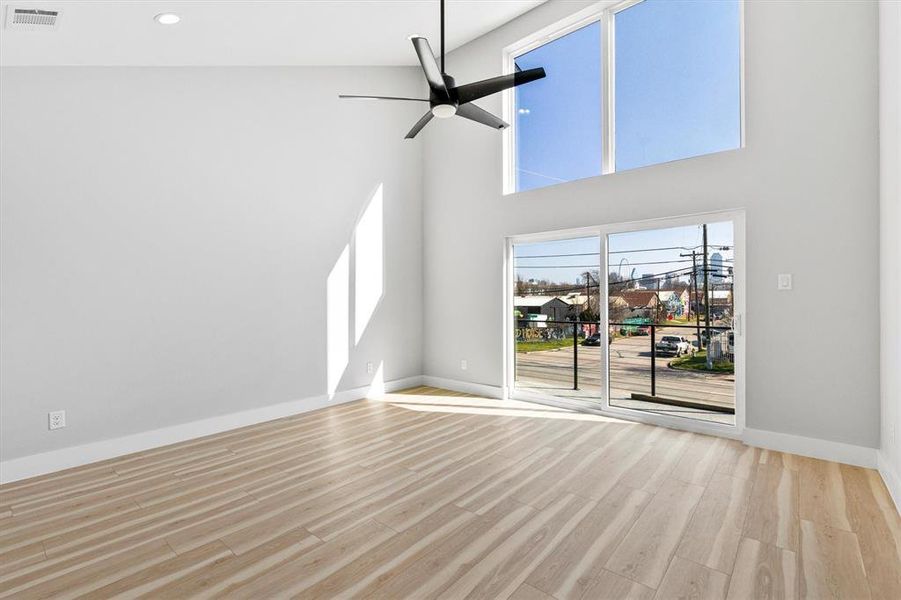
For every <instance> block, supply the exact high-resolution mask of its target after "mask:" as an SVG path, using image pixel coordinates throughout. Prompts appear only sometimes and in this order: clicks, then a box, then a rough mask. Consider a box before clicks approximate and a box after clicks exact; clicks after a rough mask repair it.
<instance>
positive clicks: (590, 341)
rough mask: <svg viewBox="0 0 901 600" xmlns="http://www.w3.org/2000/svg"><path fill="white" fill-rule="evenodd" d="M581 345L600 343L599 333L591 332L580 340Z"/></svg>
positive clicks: (597, 344)
mask: <svg viewBox="0 0 901 600" xmlns="http://www.w3.org/2000/svg"><path fill="white" fill-rule="evenodd" d="M582 345H583V346H600V345H601V334H600V333H592V334H591V335H590V336H588V337H587V338H585V339H584V340H583V341H582Z"/></svg>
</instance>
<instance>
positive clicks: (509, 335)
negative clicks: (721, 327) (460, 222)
mask: <svg viewBox="0 0 901 600" xmlns="http://www.w3.org/2000/svg"><path fill="white" fill-rule="evenodd" d="M719 221H731V222H732V228H733V229H732V232H733V244H734V250H733V251H734V258H733V260H734V262H733V266H734V289H733V294H734V296H733V308H734V311H735V315H734V321H733V323H734V326H733V331H734V334H735V338H734V339H735V423H734V424H733V425H729V424H725V423H716V422H710V421H702V420H698V419H694V418H691V417H682V416H671V415H661V414H656V413H653V412H648V411H644V410H640V409H632V408H623V407H620V406H614V405H612V404H610V373H609V364H608V362H609V361H608V357H607V351H608V349H609V345H608V343H609V341H608V334H609V331H608V328H607V327H600V328H599V333H600V334H601V344H600V349H601V369H602V377H603V381H604V384H603V385H602V388H601V396H600V397H599V398H598V403H597V406H596V407H593V408H586V407H585V405H584V403H577V404H572V403H570V402H567V400H566V398H564V397H559V396H553V395H551V394H548V393H544V392H540V391H534V390H523V389H518V388H517V387H516V369H515V356H514V354H515V352H516V349H515V345H514V342H513V339H514V332H515V330H516V318H515V317H514V313H513V295H514V292H515V290H516V281H515V273H514V271H515V261H514V257H513V255H514V246H516V245H518V244H527V243H535V242H550V241H556V240H568V239H572V238H579V237H590V236H597V237H598V238H599V239H600V241H601V261H602V262H601V264H602V265H606V264H609V254H608V236H610V235H613V234H620V233H628V232H632V231H644V230H650V229H667V228H671V227H685V226H692V225H700V224H702V223H716V222H719ZM504 252H505V261H504V265H505V267H504V290H505V292H504V301H503V303H502V304H503V310H504V326H503V327H502V328H501V329H502V330H503V336H504V339H503V342H502V345H503V349H504V350H503V351H504V354H505V356H504V390H503V396H504V398H505V399H509V400H522V401H526V402H538V403H540V404H548V405H551V406H558V407H561V408H567V409H573V408H576V409H577V410H581V411H584V412H592V413H596V414H600V415H605V416H608V417H613V418H617V419H625V420H629V421H637V422H639V423H648V424H651V425H660V426H663V427H670V428H674V429H681V430H684V431H693V432H696V433H705V434H710V435H717V436H721V437H729V438H735V439H740V438H741V436H742V434H743V433H744V430H745V415H746V382H747V370H746V357H747V351H746V346H745V338H746V334H745V332H746V331H747V327H748V325H747V318H746V314H747V309H746V303H745V298H746V273H747V263H746V233H745V210H744V209H731V210H722V211H714V212H707V213H699V214H694V215H686V216H681V217H663V218H653V219H648V220H643V221H629V222H624V223H611V224H605V225H597V226H591V227H579V228H575V229H565V230H557V231H544V232H539V233H526V234H519V235H513V236H508V237H506V238H505V244H504ZM601 281H602V282H605V283H606V281H607V276H606V275H604V276H603V277H602V278H601ZM598 292H599V294H600V306H601V314H600V315H599V316H600V320H601V322H603V323H606V322H607V321H608V314H607V308H608V300H609V289H608V287H607V285H604V284H602V285H601V286H600V288H599V290H598Z"/></svg>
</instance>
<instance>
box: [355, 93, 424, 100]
mask: <svg viewBox="0 0 901 600" xmlns="http://www.w3.org/2000/svg"><path fill="white" fill-rule="evenodd" d="M338 97H339V98H352V99H356V100H409V101H411V102H428V101H429V99H428V98H403V97H401V96H354V95H351V94H338Z"/></svg>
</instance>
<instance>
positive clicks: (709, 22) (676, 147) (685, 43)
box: [504, 0, 742, 193]
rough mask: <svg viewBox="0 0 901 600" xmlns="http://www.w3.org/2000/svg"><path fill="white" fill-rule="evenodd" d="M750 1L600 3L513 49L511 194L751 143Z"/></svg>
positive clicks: (507, 177) (507, 188) (508, 105)
mask: <svg viewBox="0 0 901 600" xmlns="http://www.w3.org/2000/svg"><path fill="white" fill-rule="evenodd" d="M741 12H742V6H741V0H696V1H693V2H673V1H671V0H638V1H636V0H628V1H626V2H618V3H610V2H608V3H604V2H602V3H600V4H598V5H596V6H595V7H592V8H591V9H589V10H587V11H583V12H581V13H577V14H576V15H574V16H573V17H571V18H570V19H567V20H566V21H564V22H561V23H558V24H556V25H554V26H552V27H550V28H547V29H544V30H542V31H539V32H537V33H535V34H534V35H532V36H530V37H529V38H527V39H525V40H522V41H521V42H519V43H517V44H515V45H513V46H511V47H508V48H507V49H506V50H505V59H506V61H507V68H508V71H510V72H512V71H514V70H517V69H522V70H525V69H529V68H532V67H534V66H543V67H544V68H545V70H546V72H547V77H546V78H545V79H543V80H541V81H537V82H533V83H532V84H530V85H528V86H522V87H519V88H516V89H515V90H511V91H509V92H508V93H507V97H506V99H505V114H506V117H507V120H508V121H510V122H512V123H513V127H511V128H510V129H508V131H507V133H506V136H507V138H506V140H505V157H504V158H505V174H504V192H505V193H512V192H521V191H526V190H531V189H535V188H540V187H545V186H549V185H555V184H558V183H563V182H567V181H574V180H577V179H583V178H586V177H594V176H597V175H603V174H609V173H613V172H616V171H623V170H627V169H634V168H639V167H647V166H650V165H655V164H660V163H665V162H670V161H674V160H680V159H684V158H690V157H694V156H700V155H704V154H710V153H713V152H720V151H724V150H733V149H736V148H739V147H741V145H742V67H741V45H742V44H741V39H742V17H741Z"/></svg>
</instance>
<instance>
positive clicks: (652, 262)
mask: <svg viewBox="0 0 901 600" xmlns="http://www.w3.org/2000/svg"><path fill="white" fill-rule="evenodd" d="M684 262H691V260H690V259H688V258H685V259H681V260H655V261H649V262H635V263H634V262H630V263H626V264H628V265H629V266H630V267H634V266H637V265H666V264H671V263H684ZM723 262H724V263H725V262H732V259H731V258H724V259H723ZM607 266H608V267H614V268H615V267H619V263H616V264H609V265H607Z"/></svg>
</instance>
